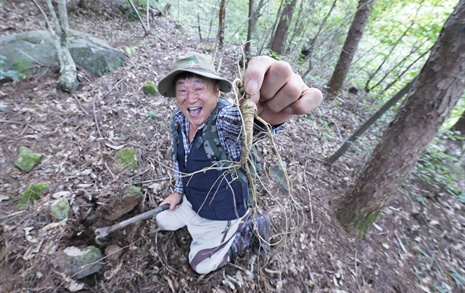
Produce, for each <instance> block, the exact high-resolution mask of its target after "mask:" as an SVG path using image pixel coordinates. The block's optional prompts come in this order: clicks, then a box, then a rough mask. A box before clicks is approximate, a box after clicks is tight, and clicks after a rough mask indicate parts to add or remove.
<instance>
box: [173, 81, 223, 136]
mask: <svg viewBox="0 0 465 293" xmlns="http://www.w3.org/2000/svg"><path fill="white" fill-rule="evenodd" d="M175 86H176V100H177V106H178V107H179V109H181V111H182V113H183V114H184V115H185V116H186V118H187V120H189V122H190V123H191V125H192V126H194V127H195V128H198V127H199V126H200V125H202V124H203V123H205V122H206V121H207V120H208V117H210V114H211V113H212V112H213V110H214V109H215V108H216V105H217V104H218V97H219V95H220V85H219V83H217V82H216V81H215V80H212V79H209V78H205V77H202V76H198V75H187V76H186V77H180V78H178V79H177V81H176V85H175Z"/></svg>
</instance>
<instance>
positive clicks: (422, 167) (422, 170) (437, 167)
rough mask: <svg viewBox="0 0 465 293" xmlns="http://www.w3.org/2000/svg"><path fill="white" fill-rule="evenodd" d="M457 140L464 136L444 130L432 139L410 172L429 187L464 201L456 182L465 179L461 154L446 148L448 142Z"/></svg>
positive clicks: (463, 195)
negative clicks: (452, 152) (453, 152)
mask: <svg viewBox="0 0 465 293" xmlns="http://www.w3.org/2000/svg"><path fill="white" fill-rule="evenodd" d="M457 140H464V137H461V136H459V135H457V134H456V133H454V132H452V131H446V132H444V133H442V134H440V135H439V136H437V137H436V138H435V139H433V141H432V142H431V143H430V144H429V145H428V147H427V149H426V151H425V153H424V154H423V155H422V156H421V158H420V159H419V160H418V162H417V164H416V165H415V167H414V169H413V171H412V174H413V176H414V177H416V178H419V179H420V180H422V181H424V182H426V183H428V184H429V185H430V186H431V187H433V188H435V189H437V190H440V191H445V192H447V193H449V194H451V195H454V196H457V197H458V198H459V199H460V200H461V201H462V202H465V193H464V192H462V191H461V189H460V186H459V184H458V181H460V180H464V179H465V168H464V167H463V166H462V165H461V162H460V158H461V156H458V155H456V154H451V153H450V152H448V149H447V146H448V144H450V143H451V142H454V141H457Z"/></svg>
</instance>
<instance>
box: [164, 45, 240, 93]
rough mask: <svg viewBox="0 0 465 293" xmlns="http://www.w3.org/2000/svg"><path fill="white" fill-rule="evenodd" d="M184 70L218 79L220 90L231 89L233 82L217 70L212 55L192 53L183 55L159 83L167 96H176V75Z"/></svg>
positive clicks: (226, 90)
mask: <svg viewBox="0 0 465 293" xmlns="http://www.w3.org/2000/svg"><path fill="white" fill-rule="evenodd" d="M182 72H191V73H195V74H197V75H200V76H204V77H207V78H210V79H214V80H217V81H218V82H219V83H220V90H221V91H222V92H224V93H227V92H229V91H231V89H232V84H231V82H229V81H228V80H227V79H224V78H221V77H219V76H218V75H217V74H216V72H215V67H214V66H213V62H212V59H211V57H210V56H208V55H203V54H198V53H190V54H189V55H187V56H184V57H181V58H179V59H178V60H176V62H175V63H174V69H173V70H172V71H171V72H170V73H169V74H168V75H167V76H165V77H164V78H163V79H162V80H160V82H159V83H158V91H159V92H160V94H162V95H163V96H165V97H175V96H176V89H175V88H176V87H175V84H174V82H175V81H176V77H177V76H178V75H179V74H180V73H182Z"/></svg>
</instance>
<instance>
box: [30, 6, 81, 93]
mask: <svg viewBox="0 0 465 293" xmlns="http://www.w3.org/2000/svg"><path fill="white" fill-rule="evenodd" d="M46 2H47V7H48V9H49V12H50V15H51V16H52V20H53V24H51V23H50V21H49V20H48V18H47V15H46V13H45V12H44V10H43V9H42V8H41V7H40V5H39V4H38V3H37V2H36V1H35V0H33V3H34V4H35V5H36V6H37V8H38V9H39V10H40V12H41V13H42V15H43V16H44V18H45V22H46V24H47V28H48V31H49V32H50V35H51V37H52V39H53V40H54V42H55V49H56V50H57V56H58V60H59V62H60V77H59V79H58V85H59V87H60V88H61V89H62V90H64V91H66V92H73V91H74V90H75V89H76V87H77V83H78V82H77V72H76V64H75V63H74V60H73V57H72V56H71V53H70V52H69V48H68V29H69V25H68V12H67V10H66V0H59V1H58V16H57V14H56V13H55V8H54V7H53V5H52V1H51V0H47V1H46ZM53 27H54V28H55V29H53Z"/></svg>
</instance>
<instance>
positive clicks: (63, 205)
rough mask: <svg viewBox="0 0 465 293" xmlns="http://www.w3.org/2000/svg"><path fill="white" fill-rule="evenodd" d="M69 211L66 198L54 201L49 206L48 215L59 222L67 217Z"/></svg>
mask: <svg viewBox="0 0 465 293" xmlns="http://www.w3.org/2000/svg"><path fill="white" fill-rule="evenodd" d="M69 211H70V206H69V202H68V199H67V198H66V197H62V198H60V199H57V200H55V201H54V202H53V203H52V205H51V206H50V215H52V217H54V218H55V219H57V220H60V221H61V220H63V219H66V218H67V217H69Z"/></svg>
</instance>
